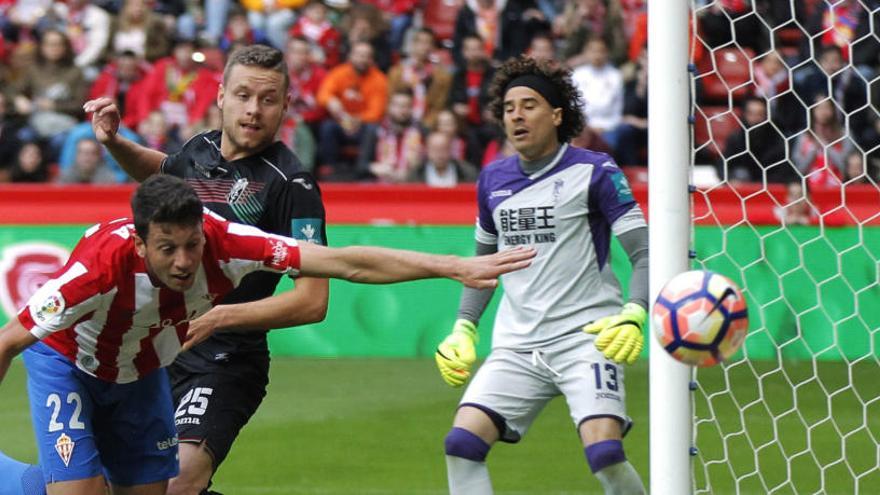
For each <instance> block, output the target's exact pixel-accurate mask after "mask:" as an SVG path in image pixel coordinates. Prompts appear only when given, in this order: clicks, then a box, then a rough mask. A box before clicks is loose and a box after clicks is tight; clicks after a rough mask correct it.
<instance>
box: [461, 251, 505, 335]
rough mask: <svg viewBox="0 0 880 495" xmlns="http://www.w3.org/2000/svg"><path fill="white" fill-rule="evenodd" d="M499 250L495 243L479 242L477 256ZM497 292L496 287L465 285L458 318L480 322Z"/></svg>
mask: <svg viewBox="0 0 880 495" xmlns="http://www.w3.org/2000/svg"><path fill="white" fill-rule="evenodd" d="M496 252H498V246H497V245H495V244H483V243H482V242H477V249H476V253H477V256H482V255H485V254H492V253H496ZM494 294H495V289H494V288H493V289H472V288H470V287H465V288H464V289H463V290H462V292H461V299H460V300H459V302H458V314H457V318H459V319H465V320H468V321H470V322H472V323H474V324H477V323H479V322H480V318H481V317H482V316H483V313H484V312H485V311H486V307H487V306H489V301H491V300H492V296H493V295H494Z"/></svg>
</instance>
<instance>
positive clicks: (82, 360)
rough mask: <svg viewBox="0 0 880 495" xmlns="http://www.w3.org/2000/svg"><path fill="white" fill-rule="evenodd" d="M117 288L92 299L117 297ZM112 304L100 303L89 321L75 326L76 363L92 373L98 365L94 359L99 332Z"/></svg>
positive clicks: (107, 299)
mask: <svg viewBox="0 0 880 495" xmlns="http://www.w3.org/2000/svg"><path fill="white" fill-rule="evenodd" d="M116 292H117V289H116V287H114V288H113V290H111V291H110V292H108V293H107V294H102V295H100V296H93V297H92V299H95V298H101V300H102V301H112V300H113V298H114V297H116ZM108 311H110V304H109V303H105V304H99V305H98V308H97V309H95V312H94V313H93V314H92V317H91V318H89V319H88V321H84V322H82V323H79V324H77V325H76V327H75V328H74V330H75V334H76V346H77V350H76V364H77V366H78V367H80V368H81V369H83V370H85V371H88V372H89V373H92V372H94V371H95V368H96V367H97V366H98V362H97V360H95V359H93V356H94V355H95V350H96V349H97V344H98V334H99V332H100V331H101V329H102V328H104V324H105V323H106V322H107V313H108Z"/></svg>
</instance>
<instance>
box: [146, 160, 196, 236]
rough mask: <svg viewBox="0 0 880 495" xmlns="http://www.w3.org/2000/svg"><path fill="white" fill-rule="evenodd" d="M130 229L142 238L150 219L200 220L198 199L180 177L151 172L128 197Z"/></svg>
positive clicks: (192, 222)
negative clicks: (132, 224)
mask: <svg viewBox="0 0 880 495" xmlns="http://www.w3.org/2000/svg"><path fill="white" fill-rule="evenodd" d="M131 212H132V215H133V216H134V230H135V231H136V232H137V234H138V236H139V237H140V238H141V239H143V240H144V242H146V240H147V236H148V235H149V234H150V223H151V222H155V223H170V224H174V225H185V226H194V225H198V224H200V223H201V222H202V201H201V200H200V199H199V197H198V196H197V195H196V192H195V190H194V189H193V188H192V186H190V185H189V184H187V183H186V181H184V180H183V179H180V178H177V177H174V176H171V175H153V176H151V177H150V178H148V179H147V180H145V181H144V182H143V183H142V184H141V185H140V186H138V188H137V190H136V191H135V192H134V195H133V196H132V197H131Z"/></svg>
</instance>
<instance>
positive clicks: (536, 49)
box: [528, 33, 556, 62]
mask: <svg viewBox="0 0 880 495" xmlns="http://www.w3.org/2000/svg"><path fill="white" fill-rule="evenodd" d="M528 54H529V56H530V57H532V58H533V59H535V60H543V61H547V62H555V61H556V46H555V45H554V44H553V38H552V37H551V36H550V35H549V34H546V33H539V34H536V35H535V36H533V37H532V42H531V43H529V51H528Z"/></svg>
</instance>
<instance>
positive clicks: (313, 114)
mask: <svg viewBox="0 0 880 495" xmlns="http://www.w3.org/2000/svg"><path fill="white" fill-rule="evenodd" d="M284 60H285V61H286V62H287V67H288V69H290V71H289V72H290V111H291V113H294V114H296V115H299V116H300V117H302V120H303V121H304V122H305V123H306V124H308V125H309V127H311V128H312V131H313V132H317V130H318V128H319V125H320V123H321V120H323V119H324V118H325V117H326V116H327V112H326V110H324V108H323V107H321V105H319V104H318V89H319V88H320V87H321V83H322V82H323V81H324V78H325V77H327V70H326V69H325V68H324V67H323V66H322V65H320V64H316V63H315V62H314V61H313V59H312V49H311V45H310V44H309V41H308V40H307V39H305V38H303V37H302V36H294V37H292V38H290V39H289V40H288V41H287V49H286V50H285V51H284ZM297 155H299V154H297Z"/></svg>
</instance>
